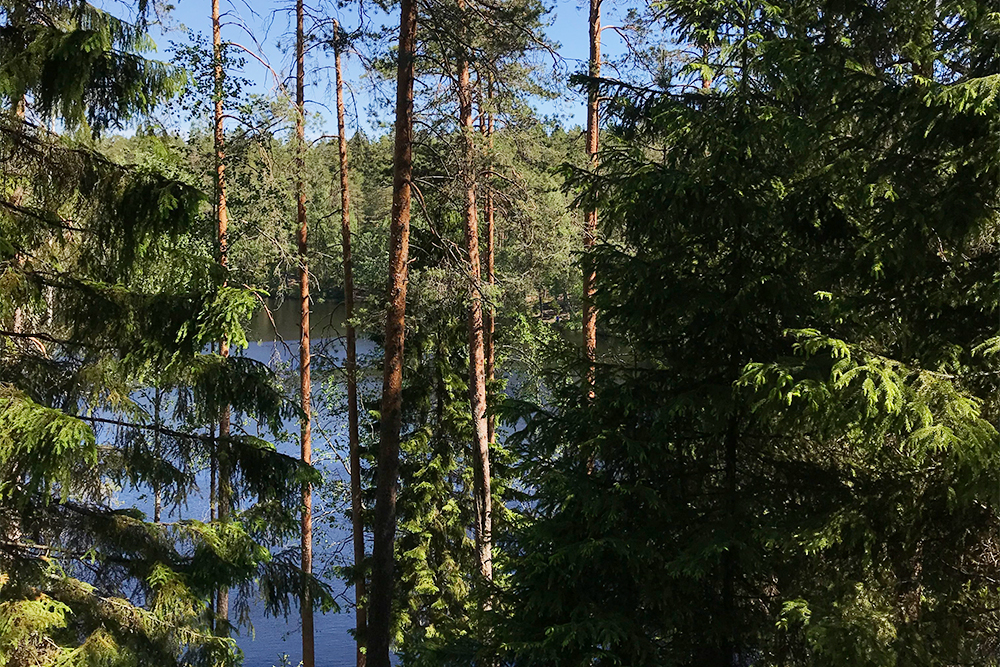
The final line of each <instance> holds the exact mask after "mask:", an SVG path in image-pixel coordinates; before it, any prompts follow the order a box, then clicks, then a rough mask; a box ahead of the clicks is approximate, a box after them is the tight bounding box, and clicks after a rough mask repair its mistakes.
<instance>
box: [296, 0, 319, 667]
mask: <svg viewBox="0 0 1000 667" xmlns="http://www.w3.org/2000/svg"><path fill="white" fill-rule="evenodd" d="M305 76H306V72H305V7H304V4H303V0H297V1H296V3H295V197H296V200H297V202H296V204H297V206H296V208H297V212H298V224H299V306H300V319H299V391H300V394H301V398H302V406H301V407H302V420H301V423H300V429H299V441H300V445H301V456H302V462H303V463H305V464H311V463H312V402H311V400H310V396H311V393H312V380H311V378H310V370H311V369H310V362H311V359H310V355H309V263H308V257H307V254H306V253H307V252H308V245H307V233H308V228H307V226H306V188H305V150H306V147H305V143H306V134H305V133H306V130H305V120H306V119H305ZM312 551H313V544H312V485H311V484H309V483H308V482H307V483H305V484H303V485H302V554H301V556H302V574H303V585H302V600H301V604H300V609H299V611H300V613H301V615H302V666H303V667H314V666H315V664H316V650H315V642H314V636H313V600H312V591H311V589H310V586H309V582H308V578H309V575H311V574H312V559H313V553H312Z"/></svg>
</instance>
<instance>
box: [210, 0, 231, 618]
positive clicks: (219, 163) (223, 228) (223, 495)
mask: <svg viewBox="0 0 1000 667" xmlns="http://www.w3.org/2000/svg"><path fill="white" fill-rule="evenodd" d="M212 54H213V61H214V62H213V77H214V82H215V90H214V97H215V117H214V123H213V134H214V137H215V197H216V200H215V212H216V223H217V228H218V229H217V231H218V239H219V264H221V265H222V270H223V271H226V270H227V269H228V266H229V236H228V235H229V208H228V207H227V205H226V167H225V157H226V147H225V128H224V126H223V113H222V97H223V95H224V91H223V81H224V78H225V72H224V71H223V68H222V30H221V20H220V18H219V0H212ZM219 354H221V355H222V357H223V358H224V359H225V358H226V357H228V356H229V341H228V340H226V339H225V338H223V339H222V340H221V341H219ZM228 437H229V406H226V407H225V408H223V410H222V415H221V416H220V418H219V440H221V441H222V442H223V446H224V447H226V446H228V445H226V444H225V443H226V439H227V438H228ZM216 449H218V448H216ZM216 456H217V466H218V468H217V469H218V494H219V495H218V518H219V520H220V521H225V520H227V519H228V518H229V508H230V504H231V502H232V498H231V494H230V489H229V487H230V482H229V478H230V474H229V465H228V458H227V457H226V456H224V455H223V456H218V454H216ZM215 613H216V616H217V617H218V618H219V619H221V620H222V621H228V619H229V589H228V588H226V587H225V586H223V587H221V588H219V591H218V600H217V602H216V609H215Z"/></svg>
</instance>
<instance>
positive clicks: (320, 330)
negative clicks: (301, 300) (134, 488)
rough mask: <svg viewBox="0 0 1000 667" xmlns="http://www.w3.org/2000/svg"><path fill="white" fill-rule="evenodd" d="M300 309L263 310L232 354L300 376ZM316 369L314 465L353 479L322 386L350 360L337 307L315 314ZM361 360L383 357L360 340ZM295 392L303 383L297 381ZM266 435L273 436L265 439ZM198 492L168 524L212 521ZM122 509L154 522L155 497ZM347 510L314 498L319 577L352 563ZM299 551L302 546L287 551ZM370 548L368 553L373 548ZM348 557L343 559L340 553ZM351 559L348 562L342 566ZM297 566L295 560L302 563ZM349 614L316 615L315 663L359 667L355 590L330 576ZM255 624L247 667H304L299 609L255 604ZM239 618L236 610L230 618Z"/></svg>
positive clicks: (248, 631) (242, 634)
mask: <svg viewBox="0 0 1000 667" xmlns="http://www.w3.org/2000/svg"><path fill="white" fill-rule="evenodd" d="M298 318H299V310H298V304H297V303H295V302H293V301H286V302H285V303H284V304H282V305H280V306H278V307H274V308H272V310H271V312H270V316H269V315H268V313H266V312H264V311H261V312H258V313H257V314H256V315H255V317H254V320H253V321H252V323H251V327H250V332H249V335H248V340H249V341H250V345H249V347H248V348H247V349H246V350H234V351H233V353H234V354H240V355H243V356H247V357H251V358H253V359H256V360H258V361H261V362H264V363H267V364H269V365H270V366H272V367H273V368H275V369H276V370H282V371H283V372H287V373H297V368H298V354H299V344H298V339H299V329H298V321H299V320H298ZM311 328H312V351H313V352H314V353H318V354H317V357H314V364H313V367H314V371H313V380H314V386H313V401H314V416H315V419H314V426H313V429H314V430H313V433H314V435H313V462H314V465H316V466H317V467H318V468H320V469H321V470H322V471H323V473H324V478H325V479H340V480H344V481H345V482H346V480H347V479H348V477H349V476H348V473H347V471H346V468H345V466H344V465H343V463H342V460H343V459H346V458H347V449H348V442H347V419H346V415H345V414H343V413H341V412H340V411H339V410H336V409H334V410H332V411H331V409H329V406H328V405H327V403H326V401H324V400H323V398H322V396H323V392H322V391H321V385H322V383H323V381H324V378H325V377H329V375H330V373H329V372H323V370H322V369H324V368H325V369H330V368H332V367H334V366H337V365H339V364H341V363H342V362H343V359H344V352H345V347H344V340H343V338H342V337H343V334H344V333H345V332H344V317H343V309H342V308H341V307H340V306H339V304H331V303H316V304H314V305H313V310H312V315H311ZM357 347H358V355H359V358H361V357H362V355H372V354H378V352H379V350H378V348H377V346H376V345H375V344H374V343H372V342H371V341H368V340H359V341H358V345H357ZM296 386H297V381H296ZM240 427H242V428H243V429H245V431H246V432H247V433H251V434H256V428H255V427H254V425H253V424H246V423H245V424H238V423H234V432H235V431H236V429H238V428H240ZM286 430H287V432H288V434H289V435H290V436H291V437H290V439H289V440H288V441H286V442H278V443H276V444H277V446H278V449H279V451H281V452H282V453H285V454H289V455H292V456H295V457H298V456H299V444H298V424H297V422H296V423H288V424H286ZM265 437H267V435H266V434H265ZM198 483H199V487H200V492H199V493H197V494H192V496H191V497H190V498H189V500H188V502H187V504H186V505H185V506H182V507H181V508H179V509H174V510H172V511H168V510H167V509H166V507H165V508H164V520H176V519H179V518H182V517H183V518H195V519H202V520H207V519H208V513H209V510H208V502H207V489H208V486H209V480H208V473H207V472H204V473H203V474H201V475H199V476H198ZM118 500H119V503H120V504H121V505H125V506H135V507H138V508H139V509H141V510H142V511H144V512H146V513H147V516H152V498H151V497H150V496H149V494H144V493H141V492H130V491H125V492H123V493H121V494H120V495H119V499H118ZM348 508H349V503H348V502H346V499H332V500H331V499H329V498H324V497H322V496H321V495H320V494H314V509H313V514H314V544H315V547H314V549H315V554H314V572H317V573H320V572H322V571H323V569H324V568H327V567H329V566H330V565H332V564H336V563H338V562H339V563H340V564H344V563H346V562H349V561H350V560H351V554H352V547H351V544H350V540H351V534H350V524H349V522H348V520H347V517H346V515H345V512H346V511H347V509H348ZM285 546H286V548H293V549H297V548H298V541H295V542H293V543H290V544H288V545H285ZM369 548H370V547H369ZM340 552H342V555H341V556H339V558H341V560H339V561H338V560H337V559H338V553H340ZM344 559H346V560H344ZM296 562H297V561H296ZM325 579H326V581H327V582H328V583H329V584H330V585H331V588H332V590H333V592H334V594H335V595H337V596H338V597H337V600H338V603H339V604H340V606H341V607H342V608H343V611H342V612H340V613H328V614H320V613H317V614H316V617H315V637H316V664H317V665H318V666H321V667H349V666H352V665H354V664H355V644H354V639H353V637H351V635H350V634H349V631H350V630H352V629H353V628H354V610H353V608H352V607H351V606H350V605H351V603H353V600H354V591H353V588H351V587H348V586H347V585H346V583H345V582H343V581H341V580H338V579H336V578H335V577H332V576H328V577H326V578H325ZM249 603H250V613H249V623H248V624H241V625H239V626H238V634H237V635H236V637H235V638H236V641H237V644H238V645H239V647H240V649H241V650H242V651H243V655H244V663H243V664H244V665H246V667H272V666H281V665H291V666H292V667H294V666H295V665H298V664H299V662H300V661H301V659H302V640H301V627H300V624H299V612H298V608H297V606H296V607H294V608H293V610H292V613H291V614H290V616H289V617H288V618H287V619H286V618H281V617H279V618H273V617H268V616H266V615H265V614H264V613H263V608H262V605H261V604H260V603H259V602H257V601H256V600H253V599H251V600H250V601H249ZM231 618H234V619H235V618H236V617H235V610H234V611H233V612H231Z"/></svg>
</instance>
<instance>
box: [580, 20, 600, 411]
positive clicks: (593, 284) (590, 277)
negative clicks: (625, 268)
mask: <svg viewBox="0 0 1000 667" xmlns="http://www.w3.org/2000/svg"><path fill="white" fill-rule="evenodd" d="M600 75H601V0H590V76H591V77H592V78H597V77H599V76H600ZM598 111H599V105H598V89H597V85H596V84H593V83H592V84H591V86H590V91H589V92H588V93H587V156H588V157H589V158H590V165H591V168H594V167H596V166H597V150H598V145H599V143H598V142H599V139H600V129H599V116H598ZM596 238H597V211H596V210H595V209H589V210H587V212H586V223H585V229H584V232H583V249H584V252H585V253H587V256H586V257H585V259H584V269H583V350H584V355H585V356H586V359H587V384H586V386H587V398H588V400H589V399H593V398H594V383H595V382H596V379H597V378H596V365H597V308H596V306H595V304H594V295H595V294H596V293H597V273H596V272H595V270H594V265H593V260H592V259H591V258H590V257H589V253H590V251H591V250H593V248H594V242H595V240H596Z"/></svg>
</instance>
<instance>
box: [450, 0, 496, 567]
mask: <svg viewBox="0 0 1000 667" xmlns="http://www.w3.org/2000/svg"><path fill="white" fill-rule="evenodd" d="M458 7H459V9H460V10H464V9H465V3H464V2H463V0H458ZM465 48H466V47H465V45H464V44H463V45H460V46H459V49H460V55H459V57H458V115H459V125H460V126H461V131H462V153H463V155H462V170H461V179H462V187H463V189H464V190H465V211H464V214H465V251H466V254H467V255H468V257H469V266H468V271H469V403H470V405H471V408H472V429H473V441H472V455H473V462H472V464H473V470H472V480H473V494H474V496H475V509H476V526H475V537H476V561H477V565H478V566H479V572H480V574H482V575H483V576H484V577H486V578H487V579H492V578H493V556H492V551H493V549H492V541H493V540H492V534H493V517H492V513H493V508H492V503H491V501H490V452H489V439H488V434H487V425H486V421H487V420H486V368H485V351H484V344H483V298H482V284H481V283H482V275H481V273H480V268H479V222H478V213H477V211H476V163H475V162H476V161H475V150H476V144H475V136H474V133H475V128H474V127H473V125H472V84H471V81H470V77H469V62H468V59H467V58H466V56H465V53H464V50H465Z"/></svg>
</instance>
